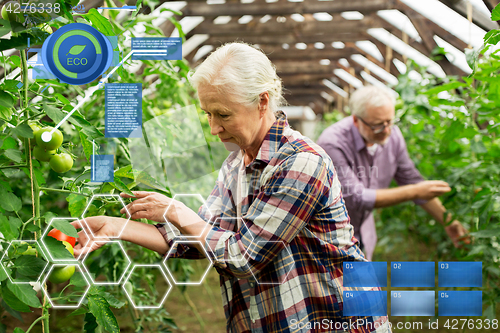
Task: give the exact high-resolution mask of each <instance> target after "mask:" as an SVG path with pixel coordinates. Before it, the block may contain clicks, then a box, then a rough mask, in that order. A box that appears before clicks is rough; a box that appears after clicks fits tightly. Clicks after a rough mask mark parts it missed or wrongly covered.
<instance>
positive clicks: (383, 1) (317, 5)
mask: <svg viewBox="0 0 500 333" xmlns="http://www.w3.org/2000/svg"><path fill="white" fill-rule="evenodd" d="M392 5H393V1H392V0H349V1H304V2H288V1H278V2H275V3H266V4H265V5H264V4H262V3H254V2H252V3H225V4H212V5H209V4H207V3H203V2H188V5H187V6H186V8H185V9H183V14H184V15H185V16H225V15H228V16H238V15H239V16H242V15H254V16H258V15H262V16H263V15H291V14H295V13H298V14H307V13H309V14H314V13H318V12H328V13H342V12H346V11H354V10H363V11H367V12H376V11H378V10H383V9H390V8H392Z"/></svg>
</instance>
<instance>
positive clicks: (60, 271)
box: [49, 265, 76, 283]
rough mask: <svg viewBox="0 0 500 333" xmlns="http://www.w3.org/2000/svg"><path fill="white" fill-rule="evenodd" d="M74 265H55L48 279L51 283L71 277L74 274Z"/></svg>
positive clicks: (61, 281)
mask: <svg viewBox="0 0 500 333" xmlns="http://www.w3.org/2000/svg"><path fill="white" fill-rule="evenodd" d="M75 269H76V268H75V265H68V266H64V267H55V268H54V269H53V270H52V273H50V276H49V281H50V282H52V283H63V282H65V281H68V280H69V279H71V277H72V276H73V274H75Z"/></svg>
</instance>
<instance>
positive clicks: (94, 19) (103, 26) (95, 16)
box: [82, 8, 115, 36]
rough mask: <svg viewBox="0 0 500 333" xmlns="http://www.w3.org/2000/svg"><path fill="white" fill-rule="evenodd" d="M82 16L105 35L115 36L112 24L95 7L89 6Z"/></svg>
mask: <svg viewBox="0 0 500 333" xmlns="http://www.w3.org/2000/svg"><path fill="white" fill-rule="evenodd" d="M82 17H83V18H84V19H86V20H87V21H89V22H90V23H92V26H93V27H94V28H96V29H97V30H99V32H102V33H103V34H104V35H106V36H115V31H114V30H113V26H112V25H111V23H109V19H107V18H105V17H104V16H102V15H101V14H99V12H98V11H97V10H96V9H95V8H91V9H90V10H89V12H88V13H87V14H83V15H82Z"/></svg>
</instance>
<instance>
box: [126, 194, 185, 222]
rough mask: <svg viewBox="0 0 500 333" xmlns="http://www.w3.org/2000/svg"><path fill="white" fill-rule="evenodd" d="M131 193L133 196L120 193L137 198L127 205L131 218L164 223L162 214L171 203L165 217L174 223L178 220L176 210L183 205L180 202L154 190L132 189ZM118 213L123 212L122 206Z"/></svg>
mask: <svg viewBox="0 0 500 333" xmlns="http://www.w3.org/2000/svg"><path fill="white" fill-rule="evenodd" d="M132 193H134V195H135V197H132V196H130V195H128V194H126V193H122V194H121V196H122V197H124V198H136V199H137V200H134V201H133V202H131V203H129V204H128V205H127V210H128V211H129V213H130V215H131V218H132V219H133V220H137V219H143V218H144V219H148V220H151V221H155V222H160V223H164V222H166V221H165V218H164V217H163V216H164V215H165V212H166V211H167V208H168V207H169V206H170V205H171V206H172V207H170V209H169V210H168V216H166V218H167V220H168V222H171V223H173V224H174V225H175V224H176V222H177V221H178V218H177V214H176V210H179V209H182V206H184V204H182V203H181V202H179V201H177V200H174V199H171V198H169V197H167V196H166V195H163V194H160V193H156V192H146V191H133V192H132ZM120 213H122V214H125V213H126V211H125V208H122V210H121V211H120Z"/></svg>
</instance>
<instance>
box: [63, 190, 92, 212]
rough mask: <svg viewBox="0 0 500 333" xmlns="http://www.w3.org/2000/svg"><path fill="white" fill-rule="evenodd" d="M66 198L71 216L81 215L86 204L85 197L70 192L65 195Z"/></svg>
mask: <svg viewBox="0 0 500 333" xmlns="http://www.w3.org/2000/svg"><path fill="white" fill-rule="evenodd" d="M66 200H67V201H68V203H69V205H68V209H69V212H70V213H71V216H75V217H78V216H81V215H82V213H83V210H84V209H85V206H86V205H87V198H86V197H84V196H83V195H78V194H74V193H72V194H70V195H68V196H67V197H66Z"/></svg>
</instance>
